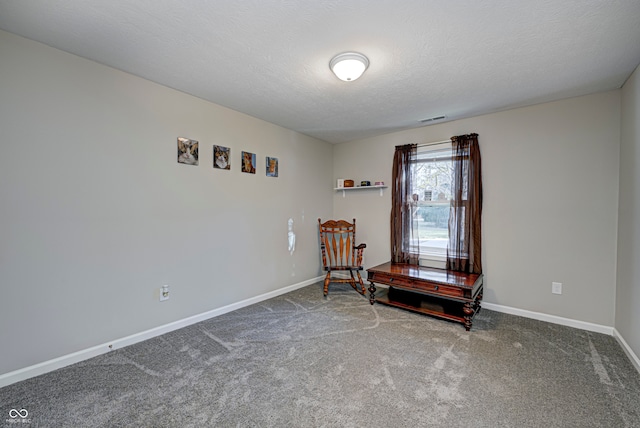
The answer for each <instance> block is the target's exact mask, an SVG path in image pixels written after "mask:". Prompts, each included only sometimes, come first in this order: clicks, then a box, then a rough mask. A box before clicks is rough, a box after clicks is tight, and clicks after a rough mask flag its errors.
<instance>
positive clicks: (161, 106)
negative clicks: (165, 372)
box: [0, 32, 333, 374]
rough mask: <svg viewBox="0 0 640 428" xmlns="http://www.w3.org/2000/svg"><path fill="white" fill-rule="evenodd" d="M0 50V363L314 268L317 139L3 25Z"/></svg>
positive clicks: (12, 363)
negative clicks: (222, 154)
mask: <svg viewBox="0 0 640 428" xmlns="http://www.w3.org/2000/svg"><path fill="white" fill-rule="evenodd" d="M0 57H1V58H2V59H1V60H0V76H1V78H0V130H1V135H0V138H1V139H2V156H0V200H1V201H2V203H1V204H0V219H1V220H2V221H1V222H0V288H1V290H2V295H1V297H0V344H1V345H0V347H1V348H2V351H1V352H0V374H3V373H7V372H10V371H13V370H16V369H19V368H23V367H28V366H31V365H33V364H36V363H40V362H43V361H47V360H49V359H52V358H55V357H59V356H62V355H67V354H70V353H73V352H75V351H79V350H83V349H86V348H89V347H91V346H94V345H98V344H102V343H106V342H108V341H110V340H114V339H119V338H123V337H126V336H128V335H131V334H135V333H138V332H141V331H145V330H147V329H150V328H153V327H157V326H161V325H164V324H167V323H170V322H172V321H175V320H180V319H184V318H186V317H189V316H192V315H196V314H200V313H203V312H206V311H209V310H212V309H215V308H219V307H223V306H225V305H228V304H231V303H235V302H239V301H241V300H243V299H247V298H251V297H254V296H258V295H260V294H263V293H266V292H270V291H273V290H276V289H280V288H282V287H285V286H288V285H293V284H297V283H300V282H303V281H305V280H309V279H312V278H314V277H317V276H318V275H320V267H319V255H318V243H317V229H316V227H317V225H316V219H317V218H318V217H329V216H331V215H332V194H333V192H332V191H331V189H330V186H331V181H332V179H333V178H332V169H331V163H332V150H333V147H332V145H330V144H328V143H324V142H321V141H318V140H315V139H312V138H309V137H306V136H304V135H301V134H299V133H296V132H293V131H290V130H287V129H283V128H280V127H278V126H275V125H272V124H269V123H266V122H263V121H260V120H257V119H254V118H251V117H249V116H246V115H243V114H240V113H238V112H235V111H232V110H229V109H226V108H223V107H220V106H217V105H214V104H211V103H208V102H205V101H203V100H201V99H198V98H194V97H191V96H188V95H185V94H183V93H180V92H177V91H174V90H171V89H168V88H166V87H163V86H160V85H156V84H154V83H151V82H149V81H146V80H143V79H140V78H137V77H134V76H132V75H129V74H126V73H122V72H120V71H117V70H114V69H111V68H108V67H104V66H102V65H99V64H97V63H94V62H91V61H87V60H84V59H81V58H78V57H75V56H73V55H69V54H66V53H63V52H61V51H58V50H55V49H52V48H49V47H46V46H44V45H41V44H38V43H34V42H32V41H29V40H26V39H22V38H19V37H16V36H14V35H11V34H9V33H5V32H0ZM179 136H181V137H187V138H192V139H196V140H199V141H200V143H201V148H200V165H199V166H197V167H194V166H186V165H179V164H177V162H176V157H177V155H176V151H177V149H176V139H177V137H179ZM213 144H219V145H223V146H228V147H231V149H232V169H231V171H221V170H213V168H212V146H213ZM242 150H246V151H251V152H254V153H256V154H257V161H258V168H257V174H255V175H250V174H245V173H241V172H240V151H242ZM265 156H274V157H277V158H279V161H280V177H279V178H268V177H266V176H265V165H264V163H265ZM289 218H293V219H294V222H295V224H294V230H295V232H296V234H297V245H296V252H295V253H294V254H293V256H291V255H290V254H289V252H288V251H287V243H288V242H287V220H288V219H289ZM163 284H169V285H170V290H171V291H170V293H171V298H170V300H169V301H167V302H163V303H159V302H158V293H159V291H158V289H159V287H160V286H162V285H163Z"/></svg>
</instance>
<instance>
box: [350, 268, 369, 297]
mask: <svg viewBox="0 0 640 428" xmlns="http://www.w3.org/2000/svg"><path fill="white" fill-rule="evenodd" d="M349 273H350V274H351V281H349V284H351V286H352V287H353V289H354V290H356V291H357V292H358V293H360V294H363V295H364V293H365V291H364V284H363V283H362V278H361V277H360V272H358V271H356V273H357V274H358V280H359V282H360V285H361V287H362V290H358V286H357V285H356V277H355V276H353V271H352V270H350V271H349Z"/></svg>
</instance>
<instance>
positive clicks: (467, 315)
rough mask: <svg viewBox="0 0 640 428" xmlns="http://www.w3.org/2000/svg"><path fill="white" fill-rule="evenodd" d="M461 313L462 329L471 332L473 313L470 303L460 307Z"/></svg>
mask: <svg viewBox="0 0 640 428" xmlns="http://www.w3.org/2000/svg"><path fill="white" fill-rule="evenodd" d="M462 312H464V328H465V329H466V330H467V331H469V330H471V318H472V317H473V312H474V310H473V307H472V306H471V303H469V302H467V303H465V304H464V306H463V307H462Z"/></svg>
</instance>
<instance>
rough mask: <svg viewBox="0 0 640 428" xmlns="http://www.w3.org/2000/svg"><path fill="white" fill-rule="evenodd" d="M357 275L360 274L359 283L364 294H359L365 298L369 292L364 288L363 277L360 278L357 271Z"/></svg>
mask: <svg viewBox="0 0 640 428" xmlns="http://www.w3.org/2000/svg"><path fill="white" fill-rule="evenodd" d="M356 273H357V274H358V282H359V283H360V288H361V289H362V293H360V292H358V293H360V294H362V295H363V296H364V295H365V293H366V292H367V291H366V289H365V287H364V281H362V277H361V276H360V271H356Z"/></svg>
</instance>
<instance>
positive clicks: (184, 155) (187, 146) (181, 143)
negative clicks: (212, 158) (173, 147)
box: [178, 137, 198, 165]
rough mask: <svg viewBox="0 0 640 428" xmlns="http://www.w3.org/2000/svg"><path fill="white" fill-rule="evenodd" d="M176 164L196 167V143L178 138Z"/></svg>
mask: <svg viewBox="0 0 640 428" xmlns="http://www.w3.org/2000/svg"><path fill="white" fill-rule="evenodd" d="M178 163H183V164H185V165H198V142H197V141H196V140H190V139H188V138H182V137H178Z"/></svg>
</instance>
